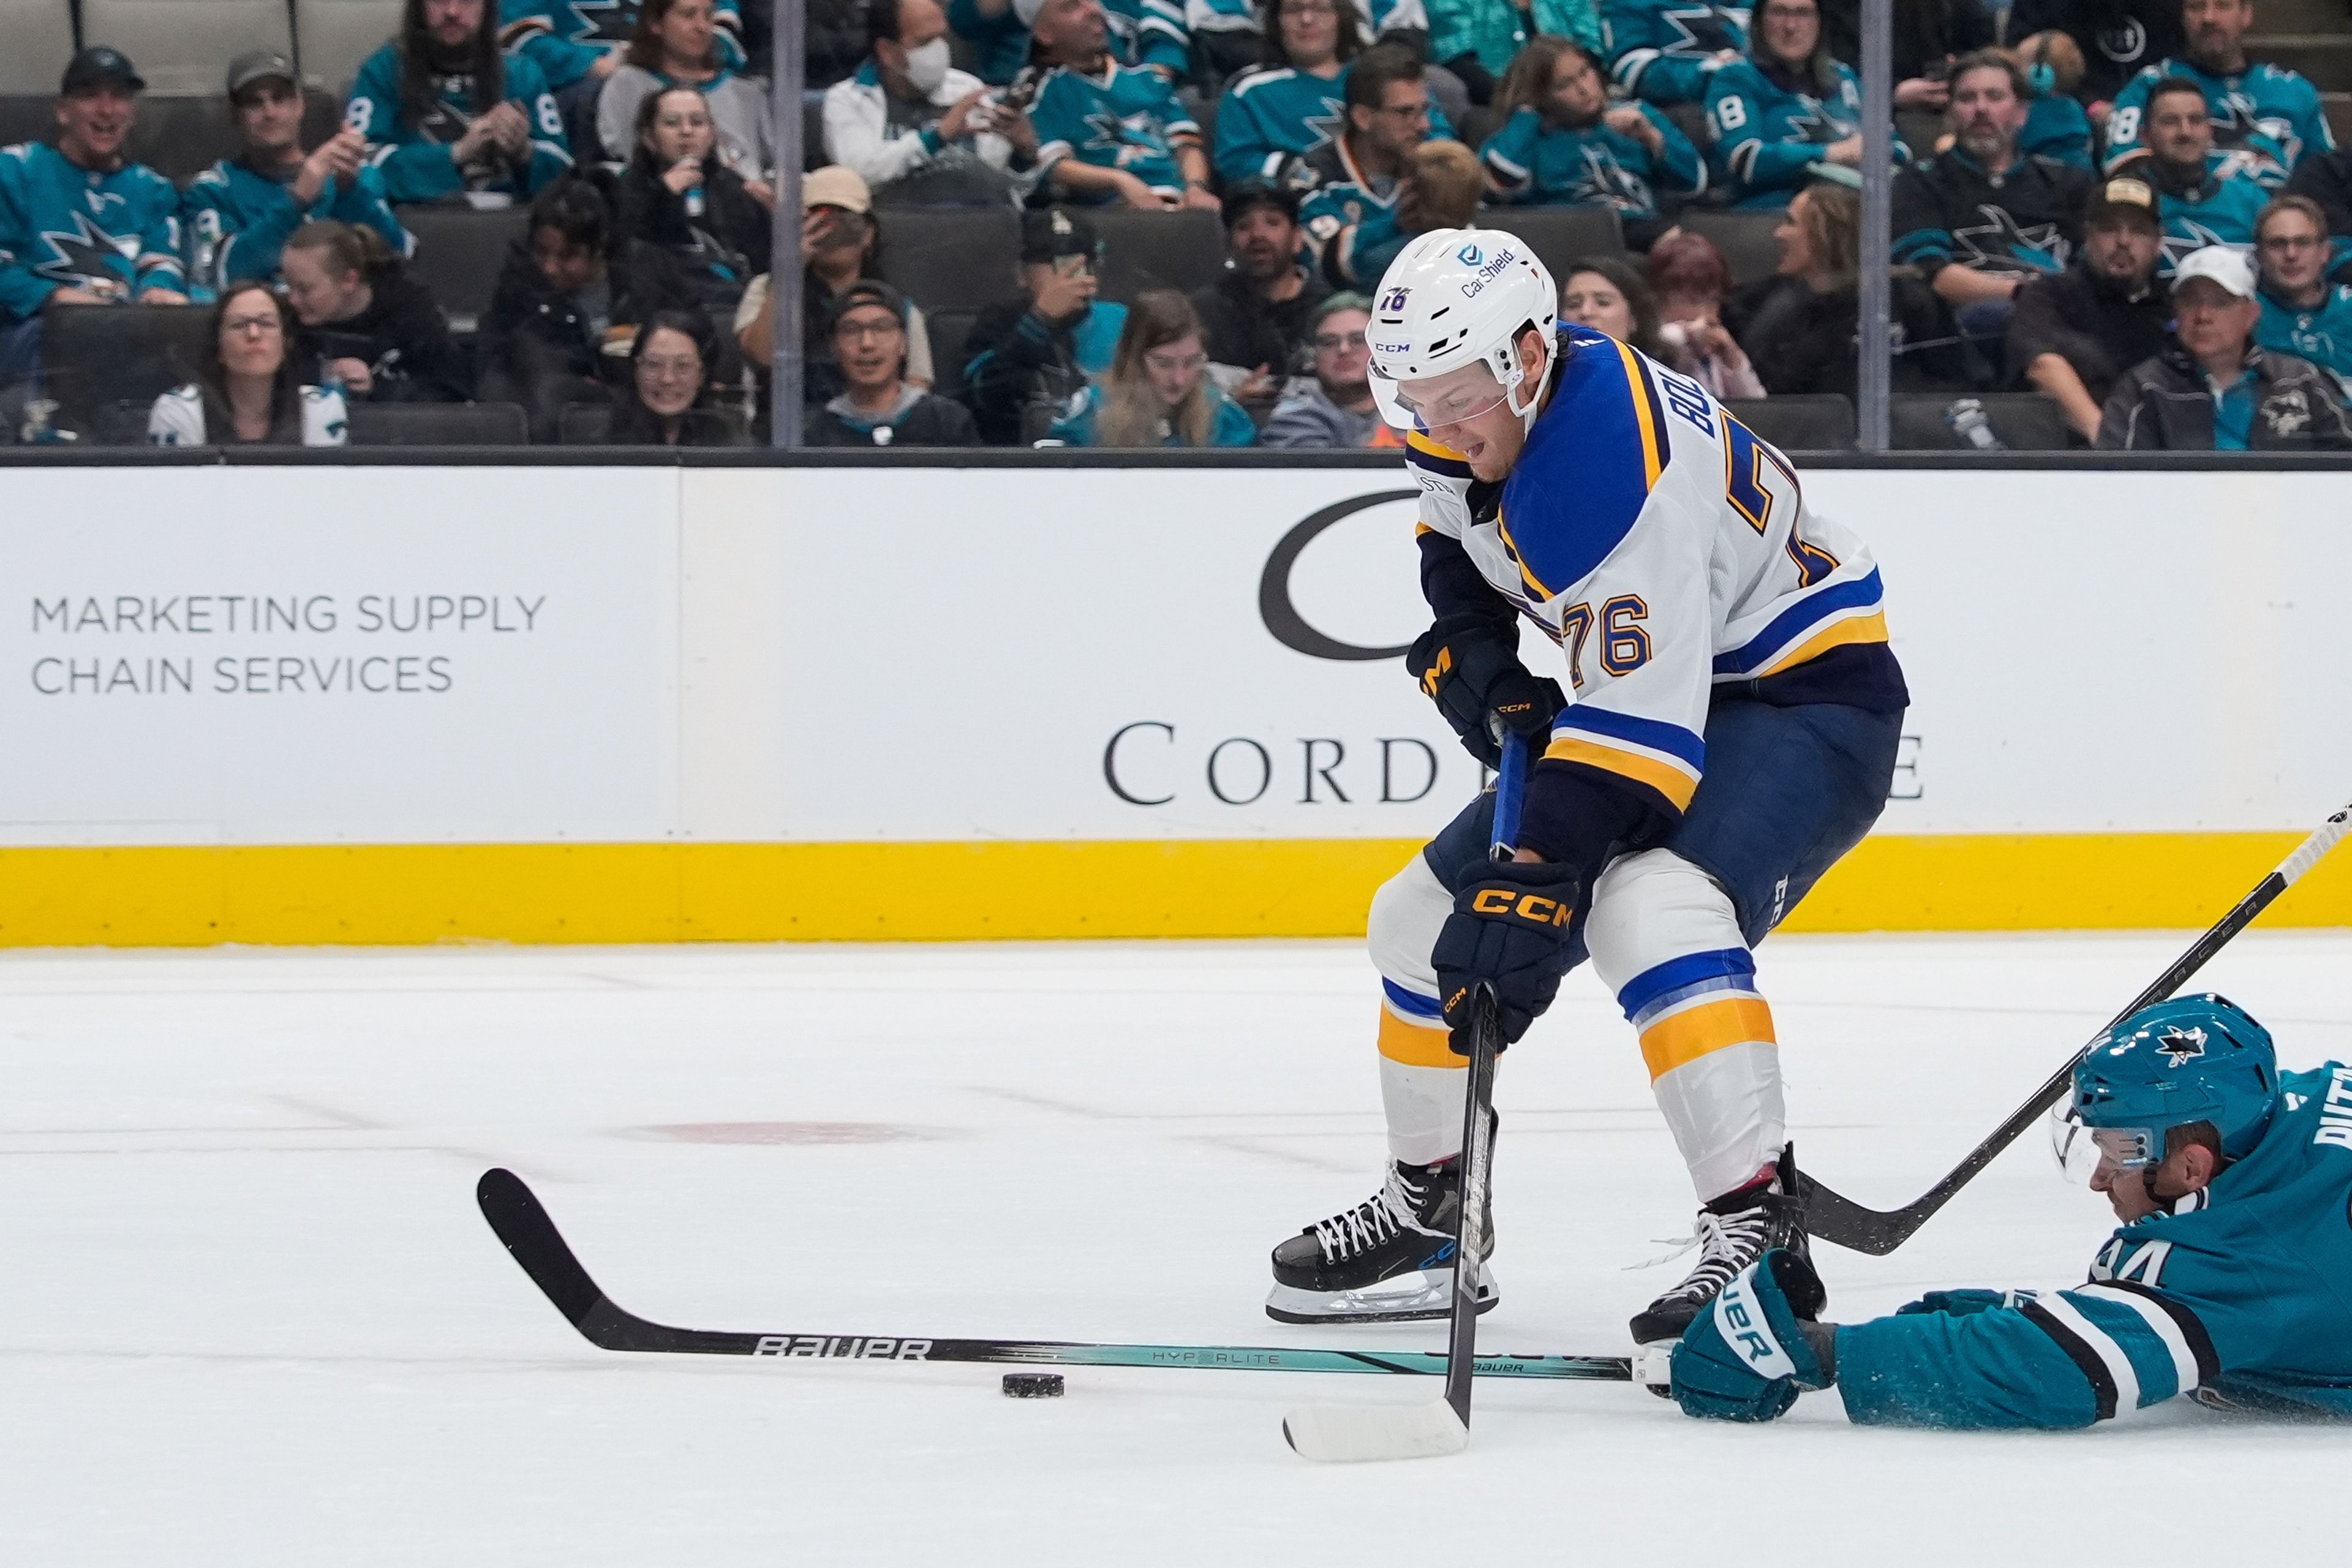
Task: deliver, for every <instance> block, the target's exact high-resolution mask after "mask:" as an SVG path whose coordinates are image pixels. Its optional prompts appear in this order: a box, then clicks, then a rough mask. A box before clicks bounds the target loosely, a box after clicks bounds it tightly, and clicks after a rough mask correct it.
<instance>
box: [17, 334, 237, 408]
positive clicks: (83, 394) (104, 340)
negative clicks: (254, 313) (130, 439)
mask: <svg viewBox="0 0 2352 1568" xmlns="http://www.w3.org/2000/svg"><path fill="white" fill-rule="evenodd" d="M211 321H212V310H211V309H210V307H208V306H204V305H121V306H94V305H54V306H51V307H50V308H49V309H48V310H44V311H43V312H41V339H42V342H41V357H42V359H43V361H44V362H45V363H47V366H48V375H47V384H48V394H49V395H50V396H51V397H53V398H55V399H57V402H58V414H57V421H58V424H59V425H60V426H64V427H66V428H68V429H76V430H79V429H88V428H91V427H93V426H94V425H96V424H97V423H98V422H99V419H100V414H101V412H102V411H103V410H104V409H105V408H106V407H107V406H108V405H110V404H113V403H116V402H118V401H127V402H130V403H131V404H133V405H138V406H139V407H140V408H141V409H142V413H143V409H144V406H145V405H147V404H149V403H152V402H153V401H154V400H155V399H156V398H157V397H158V396H160V395H162V394H163V393H166V392H168V391H170V390H171V389H172V388H173V387H175V386H178V385H180V384H182V383H184V382H187V381H192V380H194V378H195V374H196V367H197V366H198V365H199V364H201V363H204V353H205V333H206V332H208V331H211ZM143 428H144V425H143V422H142V429H143Z"/></svg>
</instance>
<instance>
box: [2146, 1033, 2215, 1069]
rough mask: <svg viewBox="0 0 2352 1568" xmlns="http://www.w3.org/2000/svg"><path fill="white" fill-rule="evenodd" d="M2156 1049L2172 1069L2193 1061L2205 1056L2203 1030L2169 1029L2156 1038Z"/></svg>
mask: <svg viewBox="0 0 2352 1568" xmlns="http://www.w3.org/2000/svg"><path fill="white" fill-rule="evenodd" d="M2156 1048H2157V1050H2158V1053H2159V1054H2161V1055H2162V1056H2163V1058H2164V1059H2165V1060H2167V1061H2168V1062H2170V1063H2171V1064H2172V1065H2173V1066H2174V1067H2179V1066H2180V1064H2181V1063H2183V1062H2187V1061H2193V1060H2195V1059H2196V1058H2199V1057H2201V1056H2203V1055H2204V1054H2205V1031H2204V1030H2203V1029H2196V1028H2191V1029H2183V1028H2179V1027H2174V1028H2169V1029H2167V1030H2165V1031H2164V1033H2163V1034H2161V1035H2159V1036H2158V1037H2157V1041H2156Z"/></svg>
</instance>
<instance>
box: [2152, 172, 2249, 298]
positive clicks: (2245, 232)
mask: <svg viewBox="0 0 2352 1568" xmlns="http://www.w3.org/2000/svg"><path fill="white" fill-rule="evenodd" d="M2205 164H2206V173H2205V177H2204V178H2203V179H2202V180H2200V181H2199V182H2198V183H2197V184H2194V185H2191V186H2189V187H2188V188H2186V189H2184V190H2172V189H2169V188H2168V186H2167V184H2166V183H2165V182H2164V181H2161V180H2159V181H2158V182H2157V197H2156V208H2157V214H2158V219H2159V220H2160V221H2161V223H2162V225H2163V227H2164V254H2163V256H2162V257H2161V258H2159V259H2158V262H2157V267H2156V271H2157V276H2158V277H2159V278H2169V277H2171V276H2172V271H2173V268H2176V267H2179V265H2180V263H2181V261H2182V260H2183V259H2184V258H2187V257H2188V255H2189V252H2190V251H2193V250H2202V249H2204V248H2205V247H2207V246H2209V245H2228V246H2234V247H2237V248H2238V249H2240V250H2243V251H2246V252H2248V253H2249V254H2251V253H2252V249H2253V245H2254V220H2255V219H2257V218H2259V217H2261V216H2263V208H2264V207H2265V206H2268V205H2270V199H2271V195H2270V193H2269V192H2268V191H2266V190H2264V189H2263V187H2262V186H2261V185H2260V184H2256V183H2255V181H2254V178H2253V176H2252V175H2251V174H2246V173H2244V172H2243V170H2242V168H2241V167H2240V166H2239V164H2237V163H2234V162H2233V161H2232V160H2231V155H2230V154H2229V153H2224V152H2222V151H2221V150H2220V149H2219V148H2216V149H2215V150H2214V151H2213V152H2212V153H2210V154H2209V155H2208V156H2207V158H2206V160H2205Z"/></svg>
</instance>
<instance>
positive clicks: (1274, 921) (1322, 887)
mask: <svg viewBox="0 0 2352 1568" xmlns="http://www.w3.org/2000/svg"><path fill="white" fill-rule="evenodd" d="M1904 809H1905V807H1904V806H1902V805H1899V804H1898V805H1895V806H1894V807H1892V808H1891V809H1890V811H1889V813H1888V815H1889V816H1890V817H1899V816H1900V814H1901V813H1902V812H1903V811H1904ZM2302 838H2303V835H2302V834H2300V833H2044V834H1999V833H1988V834H1939V835H1921V836H1906V835H1886V836H1883V837H1874V838H1870V839H1866V840H1864V843H1863V844H1862V845H1861V846H1860V847H1858V848H1856V849H1855V850H1854V851H1853V853H1852V854H1850V855H1848V856H1847V857H1846V858H1844V859H1843V860H1842V861H1840V862H1839V863H1838V864H1837V865H1836V866H1834V867H1832V868H1831V870H1830V872H1829V875H1827V876H1826V877H1824V878H1822V881H1821V884H1820V885H1819V886H1818V887H1816V888H1815V889H1813V891H1812V893H1811V896H1810V897H1809V898H1807V899H1806V900H1805V901H1804V902H1803V903H1802V904H1801V905H1799V906H1798V908H1797V909H1796V910H1795V911H1794V912H1793V913H1792V914H1791V915H1790V919H1789V921H1788V923H1787V925H1786V926H1785V927H1784V928H1783V929H1785V930H1788V931H2063V930H2076V931H2149V930H2180V931H2194V930H2198V929H2200V928H2201V927H2204V926H2206V925H2209V924H2210V923H2211V922H2212V921H2215V920H2217V919H2219V918H2220V917H2221V914H2222V912H2223V911H2224V910H2228V909H2229V908H2230V906H2231V905H2232V904H2234V903H2235V902H2237V900H2239V899H2240V898H2241V897H2242V896H2243V895H2244V893H2245V891H2246V889H2248V888H2251V887H2252V886H2253V885H2254V883H2255V882H2256V881H2257V880H2259V879H2261V878H2262V876H2263V873H2265V872H2267V871H2268V870H2270V868H2272V867H2273V866H2275V865H2277V864H2278V862H2279V861H2280V859H2282V858H2284V856H2285V855H2286V854H2287V853H2288V851H2290V850H2292V849H2293V848H2294V847H2295V846H2296V845H2297V844H2298V843H2300V842H2302ZM1420 849H1421V842H1420V840H1418V839H1411V838H1328V839H1291V840H1265V839H1204V840H1193V841H1190V842H1160V841H1134V840H1121V841H1113V842H1097V843H1066V842H1051V843H1047V842H1025V843H1024V842H1003V841H994V842H987V843H970V844H965V843H930V844H705V843H666V844H425V845H405V844H402V845H384V844H365V845H320V846H295V847H288V846H242V847H163V846H142V847H129V848H41V849H0V946H8V947H58V946H77V945H85V944H87V945H105V946H124V947H133V946H201V945H205V944H209V943H214V942H264V943H269V942H279V943H305V944H308V943H320V942H360V943H383V942H458V941H492V942H778V941H786V942H791V941H803V942H963V941H973V940H981V941H985V940H991V939H1004V940H1017V941H1036V940H1045V939H1050V938H1059V937H1249V936H1280V937H1356V938H1360V937H1361V936H1362V935H1363V934H1364V911H1365V909H1366V908H1367V906H1368V905H1369V904H1370V900H1371V896H1372V892H1373V889H1377V888H1378V887H1379V886H1380V885H1381V883H1382V882H1384V881H1386V880H1387V879H1389V878H1390V877H1391V876H1393V875H1395V873H1396V869H1397V868H1398V867H1400V866H1402V865H1404V864H1405V863H1406V862H1407V861H1408V860H1409V859H1411V858H1412V857H1413V856H1414V855H1416V854H1418V853H1419V852H1420ZM2261 925H2262V926H2263V928H2265V929H2275V928H2288V927H2322V926H2352V851H2346V852H2340V853H2338V854H2336V855H2335V856H2332V857H2330V858H2328V859H2326V860H2324V861H2322V862H2320V864H2319V865H2318V866H2316V867H2315V868H2313V869H2312V871H2311V872H2310V874H2309V875H2307V876H2305V878H2304V879H2302V880H2300V881H2298V882H2296V883H2295V885H2294V887H2293V888H2290V889H2287V891H2286V893H2285V894H2284V896H2283V897H2281V898H2280V900H2279V901H2278V902H2277V903H2276V904H2275V905H2273V907H2272V908H2271V909H2269V910H2265V911H2264V912H2263V918H2262V921H2261Z"/></svg>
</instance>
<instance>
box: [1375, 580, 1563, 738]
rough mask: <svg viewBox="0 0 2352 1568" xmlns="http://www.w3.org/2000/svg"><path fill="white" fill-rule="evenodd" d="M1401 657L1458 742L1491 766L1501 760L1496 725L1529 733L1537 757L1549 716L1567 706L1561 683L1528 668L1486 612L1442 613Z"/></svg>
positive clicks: (1557, 715)
mask: <svg viewBox="0 0 2352 1568" xmlns="http://www.w3.org/2000/svg"><path fill="white" fill-rule="evenodd" d="M1404 662H1405V668H1408V669H1410V670H1412V678H1413V679H1415V680H1418V681H1419V682H1421V689H1422V691H1423V693H1424V694H1426V695H1427V696H1428V698H1429V699H1430V700H1432V701H1433V702H1435V703H1436V704H1437V710H1438V711H1439V712H1440V713H1443V714H1444V715H1445V721H1446V722H1447V723H1448V724H1451V725H1453V726H1454V733H1455V734H1457V735H1459V736H1461V737H1462V744H1463V745H1464V746H1465V747H1466V748H1468V750H1469V752H1470V754H1471V755H1472V756H1474V757H1475V758H1477V759H1478V760H1479V761H1480V762H1482V763H1486V766H1487V768H1488V769H1489V770H1492V771H1496V772H1499V771H1500V770H1501V768H1502V765H1503V747H1502V739H1501V735H1500V733H1499V731H1498V729H1497V726H1499V727H1500V729H1503V730H1516V731H1518V732H1519V733H1520V734H1522V735H1525V736H1526V737H1528V750H1529V751H1530V752H1534V753H1536V754H1537V755H1538V756H1540V755H1541V754H1542V753H1543V749H1544V738H1545V737H1546V736H1547V735H1549V733H1550V731H1551V721H1553V720H1554V719H1556V718H1558V717H1559V710H1561V709H1563V708H1565V707H1567V706H1568V698H1567V697H1566V696H1565V695H1564V694H1563V693H1562V692H1561V691H1560V689H1559V681H1557V680H1548V679H1547V680H1539V679H1537V678H1536V677H1535V676H1533V675H1531V674H1529V673H1528V667H1527V666H1526V665H1524V664H1521V663H1520V662H1519V651H1518V648H1517V646H1516V645H1515V644H1513V643H1512V642H1511V641H1510V640H1509V638H1508V637H1507V635H1506V634H1505V633H1503V632H1501V631H1499V630H1497V629H1496V626H1495V623H1494V622H1493V621H1491V620H1488V619H1487V618H1486V616H1471V615H1463V616H1445V617H1444V619H1442V620H1440V621H1439V622H1438V623H1437V624H1436V625H1435V626H1432V627H1430V628H1429V629H1428V630H1427V631H1425V632H1423V633H1422V634H1421V640H1420V641H1418V642H1416V643H1414V644H1413V645H1412V651H1411V652H1409V653H1407V654H1406V655H1405V657H1404Z"/></svg>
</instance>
